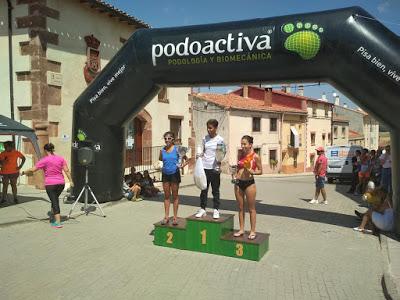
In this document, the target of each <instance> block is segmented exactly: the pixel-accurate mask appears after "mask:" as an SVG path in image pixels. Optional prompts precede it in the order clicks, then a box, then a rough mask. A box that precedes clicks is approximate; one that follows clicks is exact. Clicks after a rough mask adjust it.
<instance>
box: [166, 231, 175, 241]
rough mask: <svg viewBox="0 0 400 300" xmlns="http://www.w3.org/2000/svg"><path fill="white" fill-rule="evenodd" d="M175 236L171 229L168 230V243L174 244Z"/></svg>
mask: <svg viewBox="0 0 400 300" xmlns="http://www.w3.org/2000/svg"><path fill="white" fill-rule="evenodd" d="M173 237H174V234H173V233H172V232H171V231H168V232H167V244H172V243H173V241H172V238H173Z"/></svg>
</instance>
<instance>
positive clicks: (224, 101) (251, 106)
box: [193, 93, 307, 114]
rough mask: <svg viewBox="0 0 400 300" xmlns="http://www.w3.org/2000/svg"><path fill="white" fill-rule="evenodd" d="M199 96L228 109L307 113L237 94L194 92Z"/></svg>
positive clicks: (302, 110)
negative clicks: (266, 103)
mask: <svg viewBox="0 0 400 300" xmlns="http://www.w3.org/2000/svg"><path fill="white" fill-rule="evenodd" d="M193 96H195V97H197V98H201V99H203V100H205V101H208V102H212V103H214V104H217V105H219V106H222V107H225V108H228V109H238V110H250V111H267V112H291V113H296V114H307V111H306V110H305V109H298V108H292V107H288V106H283V105H277V104H274V103H272V105H271V106H266V105H265V104H264V101H263V100H257V99H252V98H245V97H242V96H238V95H236V94H232V93H230V94H206V93H198V94H193Z"/></svg>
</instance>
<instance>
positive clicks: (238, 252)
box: [236, 244, 243, 256]
mask: <svg viewBox="0 0 400 300" xmlns="http://www.w3.org/2000/svg"><path fill="white" fill-rule="evenodd" d="M236 255H237V256H243V244H236Z"/></svg>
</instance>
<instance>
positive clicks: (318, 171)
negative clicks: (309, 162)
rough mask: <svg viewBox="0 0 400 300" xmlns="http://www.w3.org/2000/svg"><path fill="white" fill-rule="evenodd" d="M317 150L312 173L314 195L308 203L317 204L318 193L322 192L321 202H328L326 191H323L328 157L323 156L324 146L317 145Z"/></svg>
mask: <svg viewBox="0 0 400 300" xmlns="http://www.w3.org/2000/svg"><path fill="white" fill-rule="evenodd" d="M316 151H317V155H318V158H317V161H316V162H315V167H314V175H315V195H314V198H313V199H311V201H310V202H308V203H310V204H317V203H318V197H319V194H320V193H321V194H322V198H323V199H324V200H323V201H322V204H328V200H327V198H326V191H325V176H326V169H327V166H328V159H327V158H326V156H325V149H324V147H318V148H317V149H316Z"/></svg>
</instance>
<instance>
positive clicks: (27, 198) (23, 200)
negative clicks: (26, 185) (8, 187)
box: [0, 194, 50, 209]
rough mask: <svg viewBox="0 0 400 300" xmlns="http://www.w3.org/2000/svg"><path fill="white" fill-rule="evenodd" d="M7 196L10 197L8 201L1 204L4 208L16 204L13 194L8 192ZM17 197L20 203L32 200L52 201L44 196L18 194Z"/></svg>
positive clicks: (0, 206)
mask: <svg viewBox="0 0 400 300" xmlns="http://www.w3.org/2000/svg"><path fill="white" fill-rule="evenodd" d="M7 198H8V199H7V202H4V203H1V204H0V209H1V208H4V207H8V206H12V205H15V203H14V200H13V196H12V195H10V194H8V197H7ZM17 199H18V203H17V204H22V203H27V202H31V201H37V200H40V201H44V202H48V203H50V201H49V200H48V199H45V198H42V197H32V196H23V195H18V196H17Z"/></svg>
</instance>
